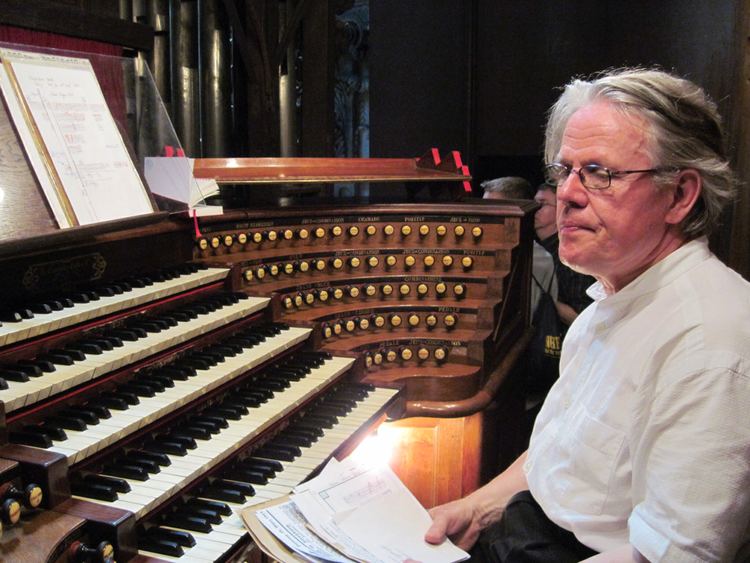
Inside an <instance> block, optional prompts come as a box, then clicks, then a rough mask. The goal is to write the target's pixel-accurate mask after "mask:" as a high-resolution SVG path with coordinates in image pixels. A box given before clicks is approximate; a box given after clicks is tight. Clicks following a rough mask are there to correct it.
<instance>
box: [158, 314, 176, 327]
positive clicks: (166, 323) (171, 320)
mask: <svg viewBox="0 0 750 563" xmlns="http://www.w3.org/2000/svg"><path fill="white" fill-rule="evenodd" d="M155 320H157V321H159V322H160V323H162V326H163V327H164V329H165V330H166V329H168V328H169V327H171V326H177V324H178V322H179V321H178V320H177V319H176V318H175V317H173V316H172V315H170V314H165V315H159V316H158V317H157V318H156V319H155Z"/></svg>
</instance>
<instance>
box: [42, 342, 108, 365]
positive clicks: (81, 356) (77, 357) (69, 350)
mask: <svg viewBox="0 0 750 563" xmlns="http://www.w3.org/2000/svg"><path fill="white" fill-rule="evenodd" d="M71 344H72V345H71V346H65V347H64V348H63V349H62V350H52V352H53V353H63V354H67V355H68V356H70V357H71V358H73V361H74V362H82V361H83V360H85V359H86V352H83V350H79V349H77V348H74V347H73V346H75V344H74V343H71ZM100 353H101V350H100Z"/></svg>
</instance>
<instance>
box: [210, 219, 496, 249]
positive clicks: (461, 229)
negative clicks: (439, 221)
mask: <svg viewBox="0 0 750 563" xmlns="http://www.w3.org/2000/svg"><path fill="white" fill-rule="evenodd" d="M432 230H433V227H431V226H430V225H427V224H421V225H419V227H416V228H415V227H414V226H412V225H409V224H406V225H401V227H399V228H397V227H396V226H394V225H391V224H387V225H383V226H382V227H381V228H378V227H377V226H376V225H367V226H365V227H363V228H360V227H359V226H357V225H351V226H349V227H344V226H342V225H333V226H332V227H327V228H325V227H313V228H310V229H307V228H298V229H279V230H274V229H265V230H262V231H252V232H248V233H232V234H224V235H214V236H211V237H201V238H199V239H198V240H197V244H198V248H199V249H200V250H208V249H209V248H213V249H217V248H219V247H221V246H225V247H227V248H229V247H231V246H233V245H235V244H241V245H247V244H248V243H250V244H256V245H257V244H261V243H263V242H277V241H281V240H284V241H294V240H308V239H309V240H315V239H324V238H333V239H335V238H339V237H342V236H346V237H348V238H350V239H351V238H355V237H359V236H360V235H361V234H364V236H365V237H373V236H375V235H377V234H378V232H379V231H380V232H382V234H383V235H384V236H386V237H391V236H393V235H395V234H396V232H398V233H399V235H400V236H401V237H402V238H407V237H409V236H411V235H412V234H414V233H416V234H417V235H418V236H419V237H421V238H424V237H426V236H428V235H429V234H430V233H431V232H432ZM434 230H435V234H436V235H437V237H438V238H443V237H444V236H446V235H447V234H448V232H449V228H448V227H447V226H446V225H437V226H436V227H434ZM452 230H453V235H454V236H455V237H456V238H457V239H462V238H463V237H464V236H466V234H467V228H466V227H465V226H464V225H454V226H453V229H452ZM468 232H469V233H470V235H471V237H472V238H473V239H474V240H475V241H477V240H479V239H481V238H482V235H483V234H484V230H483V229H482V227H479V226H474V227H471V228H470V229H468Z"/></svg>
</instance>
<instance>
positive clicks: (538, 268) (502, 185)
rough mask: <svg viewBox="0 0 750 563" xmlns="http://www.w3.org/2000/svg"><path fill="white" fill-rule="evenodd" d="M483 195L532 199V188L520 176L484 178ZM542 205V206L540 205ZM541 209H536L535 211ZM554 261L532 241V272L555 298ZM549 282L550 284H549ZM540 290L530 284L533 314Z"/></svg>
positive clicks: (531, 310)
mask: <svg viewBox="0 0 750 563" xmlns="http://www.w3.org/2000/svg"><path fill="white" fill-rule="evenodd" d="M480 186H481V188H482V190H483V191H484V195H483V196H482V199H492V200H507V199H533V198H534V188H532V187H531V184H530V183H529V181H528V180H526V178H521V177H520V176H503V177H501V178H494V179H492V180H485V181H484V182H482V183H481V184H480ZM542 207H544V206H542ZM540 211H542V209H541V208H540V209H538V210H537V213H539V212H540ZM554 220H555V219H554V212H553V214H552V221H553V223H554ZM534 226H535V227H536V215H535V216H534ZM556 231H557V227H555V228H554V229H553V232H556ZM554 267H555V264H554V261H553V259H552V256H551V255H550V253H549V252H547V251H546V250H545V249H544V248H542V247H541V246H540V245H539V243H537V242H536V241H534V248H533V267H532V273H533V274H534V277H535V278H536V279H537V281H538V282H539V283H540V284H541V285H542V287H544V288H545V289H546V288H547V287H549V288H550V293H551V294H552V296H553V298H557V281H556V280H554V279H553V278H552V272H553V271H554ZM550 282H551V284H550ZM540 296H541V292H540V290H539V288H538V287H537V285H536V284H533V283H532V284H531V300H530V303H529V305H530V309H529V313H530V314H531V315H533V314H534V311H535V310H536V306H537V303H539V297H540Z"/></svg>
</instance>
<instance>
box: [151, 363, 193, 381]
mask: <svg viewBox="0 0 750 563" xmlns="http://www.w3.org/2000/svg"><path fill="white" fill-rule="evenodd" d="M158 369H159V371H160V372H163V373H165V374H166V375H168V376H169V377H171V378H172V379H178V380H180V381H185V380H187V379H188V378H189V377H194V376H196V375H198V372H197V371H195V368H192V367H190V366H184V365H178V364H177V363H173V364H170V365H168V366H162V367H160V368H158Z"/></svg>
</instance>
